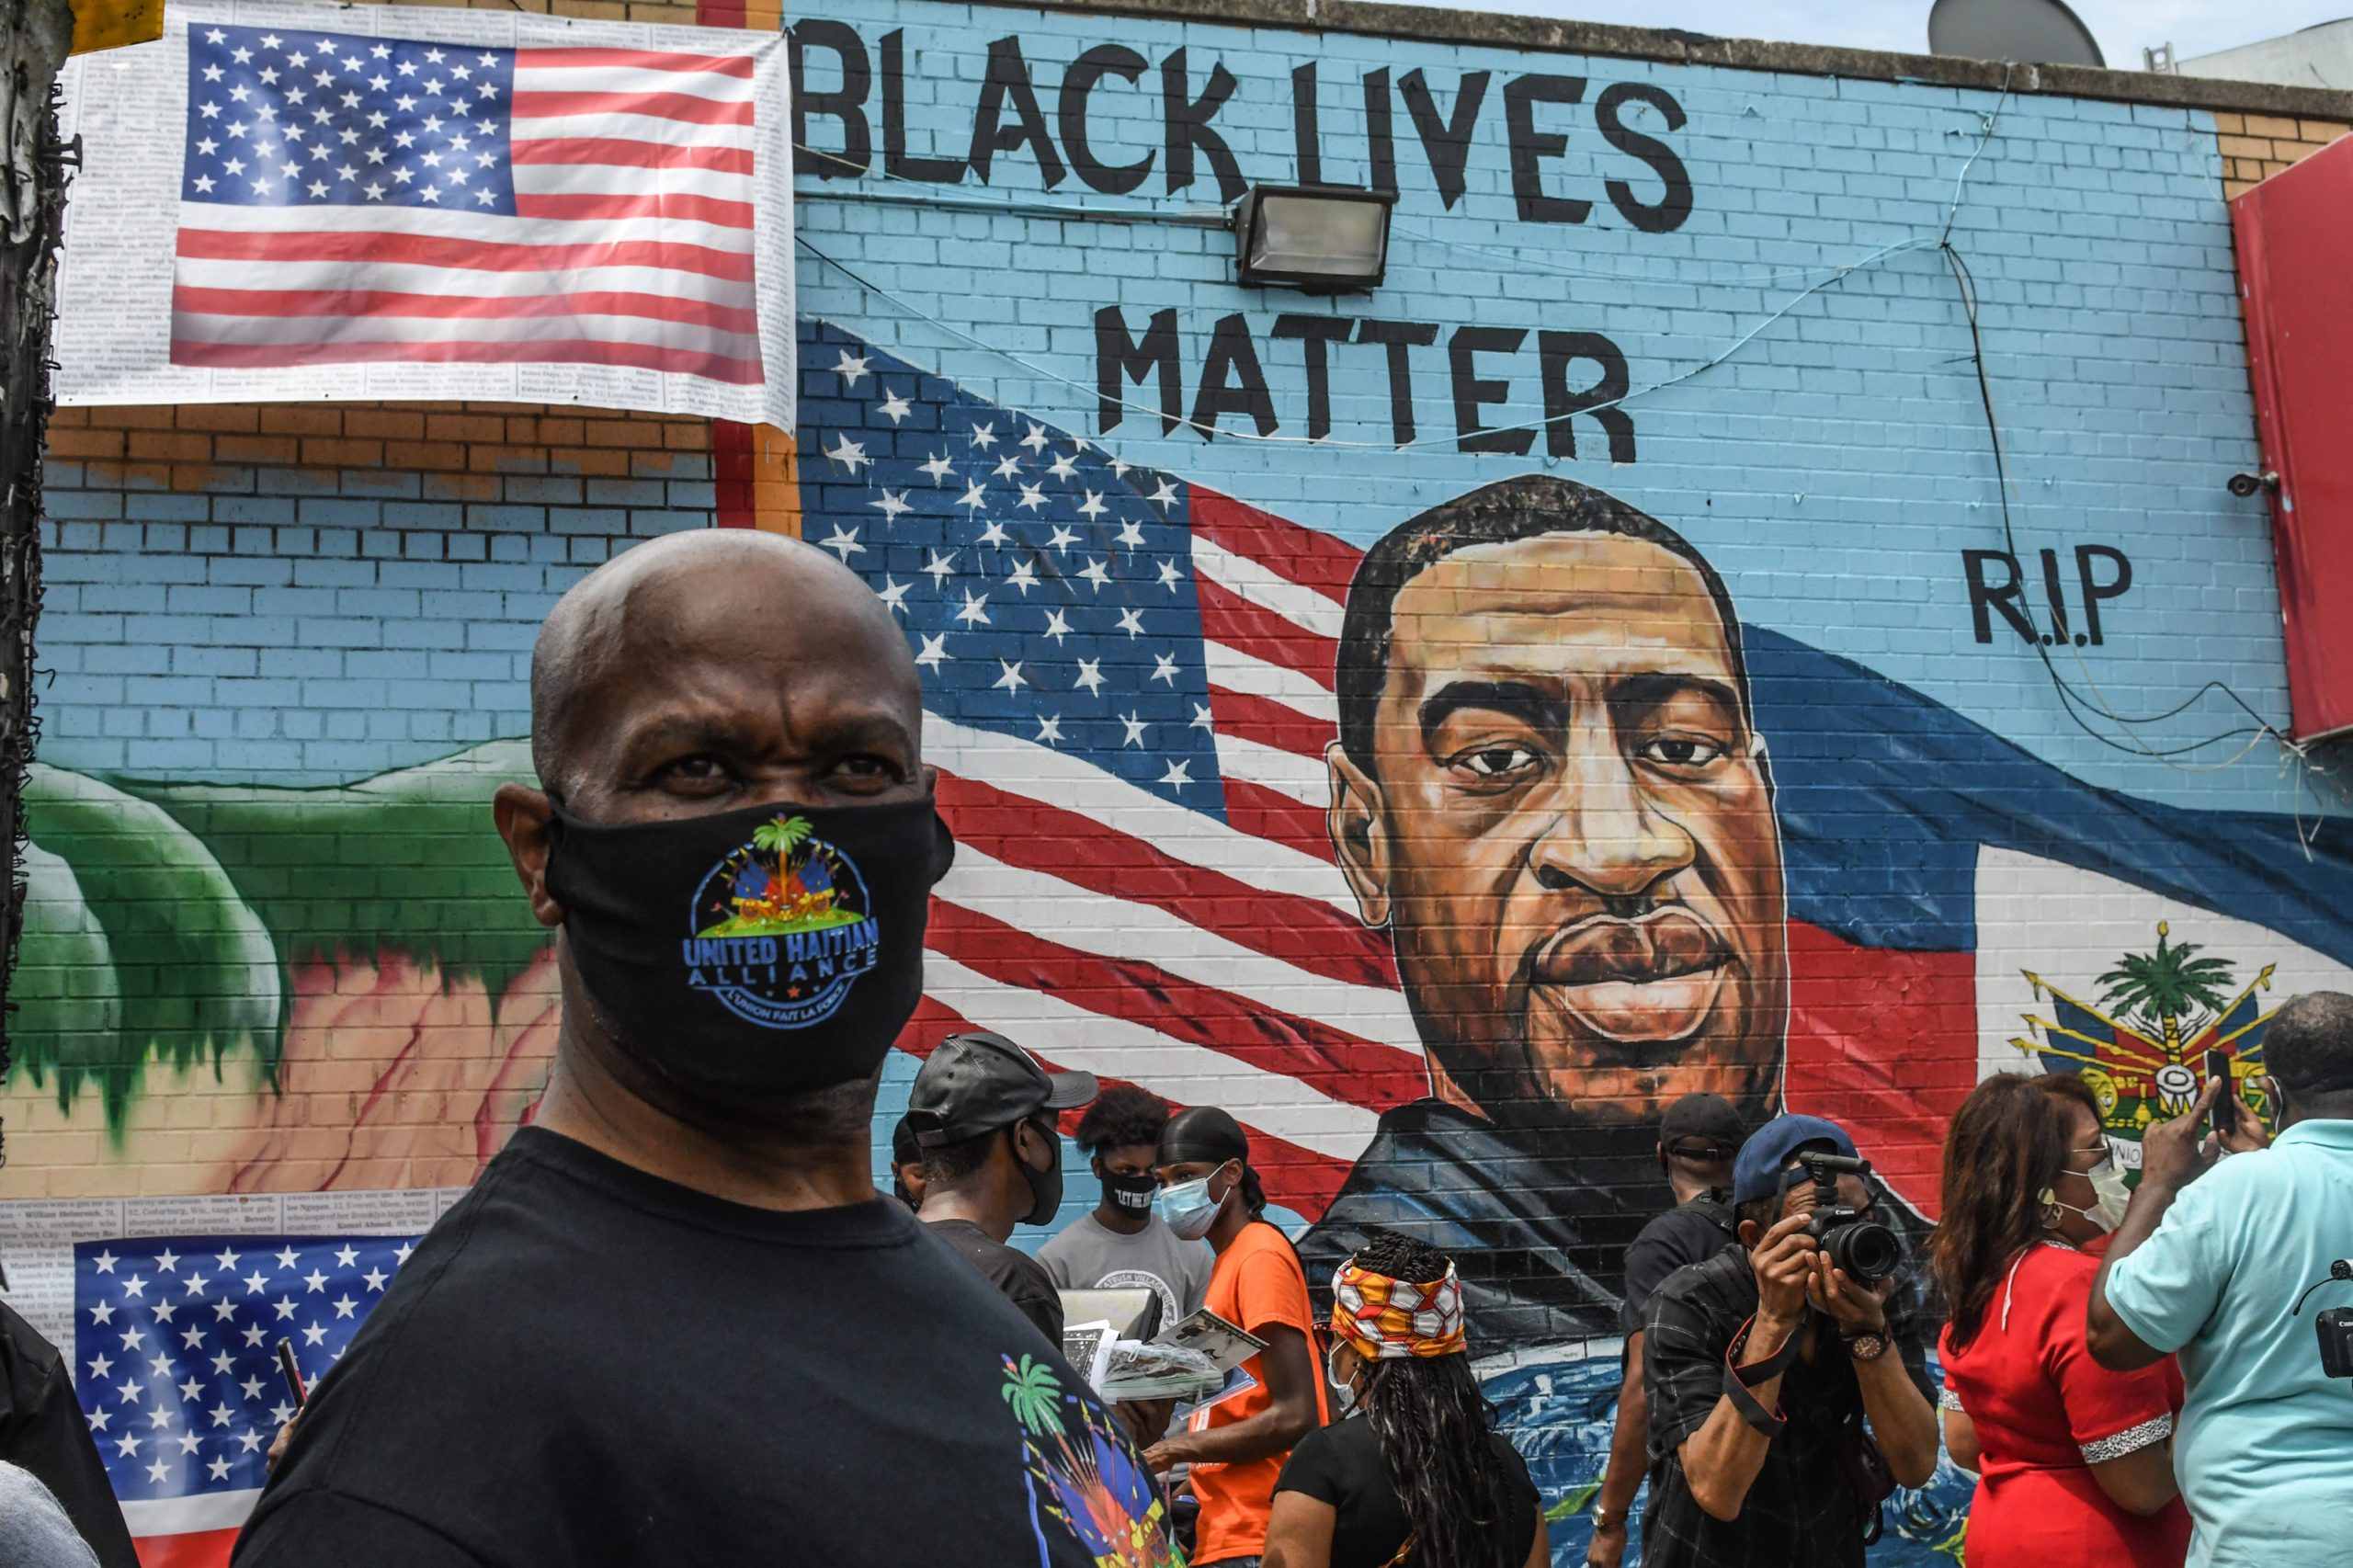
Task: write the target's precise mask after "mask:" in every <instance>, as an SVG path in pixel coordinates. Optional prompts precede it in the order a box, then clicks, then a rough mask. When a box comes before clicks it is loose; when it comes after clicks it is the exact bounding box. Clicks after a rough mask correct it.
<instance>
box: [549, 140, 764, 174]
mask: <svg viewBox="0 0 2353 1568" xmlns="http://www.w3.org/2000/svg"><path fill="white" fill-rule="evenodd" d="M752 159H753V154H752V150H751V149H750V148H748V147H709V146H687V147H680V146H672V145H665V144H664V143H662V142H632V141H631V140H629V139H628V138H626V137H621V136H548V137H540V138H537V139H534V140H529V141H525V140H517V142H516V143H515V157H514V160H513V161H514V164H515V166H516V167H517V169H518V170H519V169H523V168H527V167H536V166H537V165H542V164H554V165H573V166H581V165H600V166H608V167H612V168H631V169H663V170H676V169H709V170H710V171H711V172H712V173H714V174H722V175H749V174H751V173H752V172H753V162H752Z"/></svg>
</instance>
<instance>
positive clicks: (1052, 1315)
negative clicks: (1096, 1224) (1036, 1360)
mask: <svg viewBox="0 0 2353 1568" xmlns="http://www.w3.org/2000/svg"><path fill="white" fill-rule="evenodd" d="M1094 1097H1095V1074H1092V1073H1049V1072H1047V1071H1046V1070H1045V1069H1044V1068H1043V1067H1040V1066H1039V1065H1038V1063H1037V1062H1035V1061H1034V1060H1032V1059H1031V1057H1030V1055H1029V1052H1028V1051H1024V1050H1022V1049H1021V1048H1020V1047H1019V1046H1017V1045H1016V1044H1014V1043H1013V1042H1012V1041H1011V1040H1007V1039H1006V1038H1005V1037H1004V1036H1003V1035H1000V1034H985V1033H983V1034H952V1035H949V1037H948V1038H947V1039H946V1040H941V1041H940V1042H939V1044H938V1047H936V1048H935V1049H934V1050H933V1051H932V1053H931V1056H930V1059H929V1060H928V1061H926V1062H924V1064H923V1069H922V1071H920V1072H918V1073H917V1074H915V1087H914V1089H913V1090H912V1091H911V1092H910V1093H909V1095H908V1096H907V1125H908V1126H909V1127H910V1128H911V1129H912V1130H913V1131H914V1132H915V1145H916V1147H917V1148H919V1149H920V1150H921V1151H922V1152H923V1178H924V1193H923V1207H922V1209H921V1210H919V1211H918V1213H917V1218H919V1219H921V1220H922V1221H924V1222H925V1223H926V1224H928V1225H929V1226H930V1227H931V1233H932V1234H933V1235H935V1236H937V1237H938V1238H939V1239H940V1240H941V1241H943V1242H946V1243H947V1244H949V1246H950V1247H952V1248H954V1249H955V1250H956V1252H957V1253H959V1254H960V1255H961V1256H963V1258H964V1259H965V1260H966V1261H967V1262H969V1263H971V1264H972V1267H975V1268H977V1269H979V1270H980V1271H981V1272H982V1273H983V1275H986V1276H987V1277H988V1278H989V1280H990V1281H991V1283H993V1284H995V1286H996V1288H997V1289H998V1290H1003V1291H1004V1292H1005V1293H1006V1295H1007V1296H1008V1297H1010V1298H1012V1301H1013V1304H1014V1305H1015V1306H1017V1307H1019V1308H1020V1309H1021V1311H1022V1313H1023V1315H1024V1316H1026V1317H1028V1318H1029V1321H1030V1322H1031V1323H1034V1324H1037V1325H1038V1327H1039V1328H1040V1330H1041V1331H1042V1332H1043V1333H1044V1334H1045V1335H1046V1337H1047V1338H1048V1339H1050V1340H1051V1341H1053V1342H1054V1343H1055V1344H1056V1345H1060V1344H1061V1343H1062V1338H1063V1303H1062V1297H1061V1296H1060V1295H1059V1294H1057V1293H1056V1292H1055V1290H1054V1282H1053V1280H1052V1279H1051V1278H1048V1276H1047V1274H1046V1271H1045V1269H1044V1268H1043V1267H1040V1265H1039V1263H1038V1261H1037V1260H1036V1259H1035V1258H1032V1257H1030V1256H1029V1255H1028V1254H1026V1253H1021V1252H1017V1251H1015V1250H1014V1249H1013V1248H1012V1247H1009V1246H1007V1245H1006V1238H1007V1237H1009V1236H1011V1235H1012V1234H1013V1227H1014V1226H1015V1225H1017V1224H1026V1225H1043V1224H1046V1223H1048V1222H1049V1221H1051V1220H1052V1219H1053V1217H1054V1210H1057V1209H1060V1208H1061V1207H1062V1202H1063V1141H1062V1131H1061V1129H1060V1128H1059V1127H1057V1126H1056V1125H1055V1121H1054V1113H1055V1112H1056V1111H1060V1110H1068V1109H1071V1108H1074V1107H1076V1106H1083V1105H1085V1104H1086V1103H1087V1102H1088V1101H1089V1100H1091V1099H1093V1098H1094Z"/></svg>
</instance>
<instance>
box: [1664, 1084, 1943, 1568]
mask: <svg viewBox="0 0 2353 1568" xmlns="http://www.w3.org/2000/svg"><path fill="white" fill-rule="evenodd" d="M1815 1150H1818V1151H1821V1152H1823V1153H1832V1154H1836V1155H1840V1156H1842V1157H1844V1158H1845V1159H1847V1160H1850V1161H1854V1162H1855V1163H1856V1166H1857V1168H1855V1169H1853V1170H1850V1171H1847V1172H1846V1173H1844V1174H1841V1175H1840V1176H1838V1178H1837V1189H1836V1190H1837V1201H1838V1203H1839V1204H1841V1205H1843V1206H1845V1207H1847V1208H1849V1209H1853V1210H1871V1209H1872V1208H1873V1207H1874V1201H1875V1199H1874V1194H1873V1190H1872V1188H1871V1187H1870V1186H1869V1185H1868V1184H1867V1183H1866V1181H1865V1179H1864V1177H1865V1175H1866V1174H1867V1172H1868V1167H1867V1166H1864V1165H1862V1163H1861V1161H1860V1159H1859V1156H1858V1155H1857V1153H1856V1152H1855V1142H1854V1140H1853V1139H1852V1138H1849V1137H1848V1136H1847V1133H1846V1131H1845V1130H1843V1129H1842V1128H1840V1127H1839V1126H1838V1125H1837V1124H1836V1123H1835V1122H1830V1121H1825V1120H1824V1119H1821V1118H1820V1117H1813V1116H1781V1117H1776V1118H1775V1119H1772V1120H1771V1121H1768V1122H1767V1123H1766V1124H1765V1125H1764V1126H1762V1127H1760V1128H1758V1129H1757V1130H1756V1132H1755V1133H1753V1134H1751V1135H1750V1137H1749V1138H1748V1140H1747V1141H1746V1142H1744V1143H1743V1144H1742V1145H1741V1146H1740V1153H1738V1155H1736V1156H1735V1157H1734V1159H1733V1172H1732V1199H1733V1211H1734V1215H1735V1222H1736V1227H1737V1230H1736V1233H1737V1237H1738V1244H1736V1245H1733V1246H1727V1247H1725V1248H1724V1249H1723V1250H1722V1252H1719V1253H1718V1254H1716V1256H1713V1257H1711V1258H1708V1259H1707V1260H1705V1261H1704V1262H1700V1263H1695V1264H1692V1265H1689V1266H1688V1267H1684V1268H1681V1269H1678V1270H1677V1271H1676V1272H1675V1273H1674V1274H1673V1275H1670V1276H1669V1277H1668V1278H1666V1280H1665V1282H1664V1283H1662V1284H1661V1285H1660V1286H1659V1288H1658V1289H1657V1290H1655V1291H1654V1292H1653V1293H1652V1295H1651V1299H1650V1301H1649V1304H1648V1305H1647V1306H1646V1307H1645V1308H1644V1310H1643V1392H1644V1394H1645V1396H1646V1400H1647V1403H1648V1405H1649V1410H1650V1422H1651V1437H1650V1460H1651V1467H1650V1482H1651V1501H1650V1507H1649V1511H1648V1513H1647V1514H1646V1516H1645V1517H1644V1520H1643V1568H1745V1565H1746V1564H1750V1563H1765V1562H1772V1563H1782V1562H1791V1563H1795V1562H1802V1563H1806V1564H1809V1565H1810V1568H1862V1565H1863V1551H1864V1548H1865V1547H1866V1546H1867V1545H1868V1544H1869V1543H1870V1541H1871V1540H1876V1539H1877V1537H1878V1533H1879V1532H1878V1528H1877V1527H1878V1522H1879V1504H1880V1502H1881V1499H1882V1498H1883V1497H1884V1495H1885V1493H1886V1491H1887V1490H1888V1487H1887V1486H1885V1485H1883V1484H1882V1483H1888V1482H1892V1483H1898V1484H1902V1485H1905V1486H1920V1485H1924V1484H1926V1483H1927V1480H1928V1477H1929V1476H1930V1475H1931V1474H1932V1473H1934V1471H1935V1470H1936V1467H1937V1418H1936V1410H1935V1407H1934V1403H1933V1402H1932V1399H1931V1397H1930V1394H1929V1392H1928V1382H1927V1358H1926V1356H1925V1355H1924V1353H1923V1351H1922V1348H1921V1345H1920V1340H1919V1336H1918V1335H1916V1334H1915V1333H1913V1332H1912V1328H1911V1324H1910V1323H1909V1321H1908V1319H1907V1318H1905V1317H1904V1315H1902V1314H1900V1313H1891V1312H1890V1311H1889V1299H1890V1297H1891V1296H1893V1294H1894V1293H1895V1286H1896V1280H1897V1277H1896V1276H1893V1275H1891V1276H1890V1277H1888V1278H1884V1279H1882V1280H1881V1281H1880V1282H1879V1283H1878V1284H1876V1285H1870V1286H1867V1285H1864V1284H1862V1283H1861V1282H1859V1281H1858V1280H1856V1279H1854V1278H1850V1277H1849V1276H1848V1275H1847V1272H1846V1270H1844V1269H1843V1268H1839V1267H1835V1266H1834V1265H1833V1264H1832V1263H1831V1261H1830V1257H1829V1255H1828V1254H1827V1253H1826V1252H1824V1250H1823V1248H1822V1247H1821V1245H1820V1244H1819V1243H1818V1242H1817V1241H1816V1239H1815V1238H1814V1237H1813V1235H1811V1234H1809V1233H1808V1232H1807V1226H1808V1223H1809V1222H1810V1221H1811V1220H1812V1218H1813V1210H1814V1207H1815V1203H1816V1198H1815V1187H1814V1183H1813V1180H1812V1178H1811V1175H1810V1173H1809V1171H1808V1170H1807V1167H1806V1165H1805V1164H1804V1163H1803V1162H1802V1160H1801V1159H1800V1158H1799V1156H1800V1155H1801V1154H1802V1153H1806V1152H1808V1151H1815Z"/></svg>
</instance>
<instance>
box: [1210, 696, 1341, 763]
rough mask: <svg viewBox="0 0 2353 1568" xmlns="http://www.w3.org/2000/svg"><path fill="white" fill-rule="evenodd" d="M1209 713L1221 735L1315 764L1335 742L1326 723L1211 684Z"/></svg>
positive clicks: (1332, 732) (1274, 701)
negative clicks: (1301, 757)
mask: <svg viewBox="0 0 2353 1568" xmlns="http://www.w3.org/2000/svg"><path fill="white" fill-rule="evenodd" d="M1210 711H1211V715H1212V717H1214V718H1215V720H1216V721H1217V733H1219V734H1221V735H1231V736H1233V738H1234V739H1236V740H1242V741H1256V742H1257V743H1258V744H1260V745H1262V746H1272V747H1274V748H1275V749H1276V750H1277V751H1287V752H1290V754H1291V755H1292V756H1309V757H1313V758H1315V759H1316V760H1317V761H1319V762H1320V761H1322V760H1323V758H1324V748H1325V747H1326V746H1329V745H1330V744H1332V742H1333V741H1334V740H1336V739H1337V738H1338V737H1337V735H1336V733H1335V732H1334V730H1333V728H1332V724H1331V722H1330V721H1328V720H1324V719H1316V718H1312V717H1310V716H1309V715H1307V714H1305V713H1302V712H1301V711H1300V710H1298V709H1296V708H1292V707H1289V706H1287V705H1285V704H1283V703H1280V702H1278V701H1276V700H1275V699H1273V698H1271V697H1258V696H1255V695H1253V694H1252V693H1250V692H1246V691H1229V690H1227V689H1226V688H1225V687H1222V686H1219V685H1218V684H1217V683H1216V682H1214V681H1212V682H1211V683H1210Z"/></svg>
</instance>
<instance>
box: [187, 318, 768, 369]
mask: <svg viewBox="0 0 2353 1568" xmlns="http://www.w3.org/2000/svg"><path fill="white" fill-rule="evenodd" d="M178 323H179V326H180V329H181V330H182V331H183V332H185V333H186V334H188V335H189V336H190V337H193V338H198V339H200V340H201V341H204V342H208V343H244V344H254V345H285V344H293V345H296V346H298V347H299V346H302V345H314V346H319V347H333V346H336V345H340V344H344V343H347V342H348V343H353V344H376V343H381V344H391V345H412V344H413V345H417V346H420V347H430V346H432V345H434V344H437V343H445V342H448V341H449V340H450V339H449V332H448V330H447V328H446V327H445V326H444V325H443V324H442V323H441V322H440V321H439V320H438V319H437V318H432V317H416V316H409V315H383V316H364V315H363V316H331V315H319V316H303V317H294V316H250V315H211V314H207V313H204V312H193V313H183V314H181V315H180V316H179V317H178ZM469 330H470V332H471V333H472V335H473V338H474V340H475V341H476V342H478V343H484V344H499V345H519V344H532V343H548V344H553V345H556V346H558V347H562V346H563V345H566V344H570V343H574V342H585V343H610V344H612V345H614V346H615V347H627V348H642V349H659V350H661V351H663V352H665V353H676V352H680V351H699V352H701V353H704V354H710V355H724V354H727V353H729V352H730V351H731V350H733V351H735V352H737V353H744V354H749V353H756V352H757V349H758V345H757V343H756V340H754V339H752V338H749V337H746V336H745V335H744V334H742V333H738V332H723V331H720V330H718V329H715V328H711V327H704V326H692V325H688V324H683V323H678V322H665V321H649V320H646V319H644V318H642V317H637V316H625V315H601V316H599V315H564V316H551V317H539V316H531V315H515V314H512V313H510V312H503V311H502V312H496V313H495V314H494V315H493V316H491V317H490V318H488V319H486V320H483V321H479V322H475V323H473V324H472V325H471V327H470V328H469ZM746 362H747V363H749V364H750V365H751V367H752V368H753V369H755V370H756V369H758V366H759V361H758V360H757V359H750V360H748V361H746Z"/></svg>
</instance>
